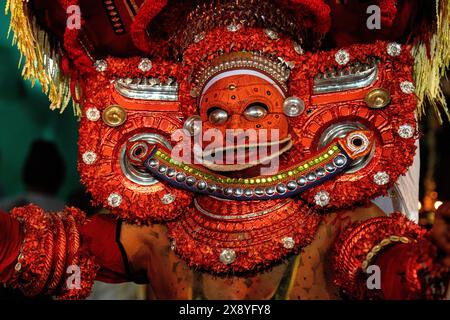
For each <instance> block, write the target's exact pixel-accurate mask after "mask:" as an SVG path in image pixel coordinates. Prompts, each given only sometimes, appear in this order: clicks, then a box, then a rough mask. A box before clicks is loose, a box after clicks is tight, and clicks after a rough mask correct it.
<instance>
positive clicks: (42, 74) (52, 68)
mask: <svg viewBox="0 0 450 320" xmlns="http://www.w3.org/2000/svg"><path fill="white" fill-rule="evenodd" d="M8 13H10V14H11V20H10V26H9V30H8V36H9V35H10V32H11V31H12V32H13V34H14V35H13V41H12V42H13V45H17V48H18V49H19V52H20V61H19V67H20V66H21V65H23V66H22V77H23V78H24V79H25V80H30V81H31V84H32V86H34V85H35V83H36V81H39V83H40V84H41V87H42V91H43V92H44V93H45V94H46V95H48V97H49V99H50V101H51V105H50V108H51V109H52V110H55V109H60V112H63V111H64V109H65V108H66V107H67V106H68V104H69V102H70V100H71V93H70V78H69V77H68V76H67V75H63V74H62V72H61V71H60V68H59V65H60V61H61V56H62V55H61V49H60V47H59V45H58V47H57V48H52V46H51V44H50V40H49V37H48V35H47V33H46V32H44V31H43V30H41V29H40V27H39V26H38V24H37V22H36V18H35V17H33V16H32V15H31V14H30V13H29V9H28V1H27V0H7V1H6V8H5V14H8ZM73 109H74V113H75V115H77V116H79V115H80V113H81V110H80V107H79V105H78V104H76V103H73Z"/></svg>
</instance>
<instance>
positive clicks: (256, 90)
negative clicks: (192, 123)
mask: <svg viewBox="0 0 450 320" xmlns="http://www.w3.org/2000/svg"><path fill="white" fill-rule="evenodd" d="M269 81H270V80H269V79H267V80H266V79H263V78H260V77H258V76H255V75H231V76H229V77H225V78H222V79H219V80H217V81H216V82H214V83H213V84H212V85H210V86H207V87H206V90H205V91H204V93H203V96H202V99H201V104H200V116H201V119H202V121H203V130H204V131H206V130H208V129H217V130H220V131H221V132H222V133H223V134H225V130H227V129H243V130H246V129H254V130H256V131H258V130H261V129H267V130H270V129H274V128H277V129H279V139H280V140H283V139H284V138H286V137H287V136H288V121H287V118H286V116H285V115H284V114H283V101H284V96H283V94H282V92H281V89H279V88H278V86H277V85H276V84H275V83H271V82H269Z"/></svg>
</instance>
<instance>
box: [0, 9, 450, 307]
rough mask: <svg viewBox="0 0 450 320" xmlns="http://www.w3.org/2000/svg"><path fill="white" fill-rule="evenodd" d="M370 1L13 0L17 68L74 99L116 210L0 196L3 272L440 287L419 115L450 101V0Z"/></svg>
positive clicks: (195, 284)
mask: <svg viewBox="0 0 450 320" xmlns="http://www.w3.org/2000/svg"><path fill="white" fill-rule="evenodd" d="M373 2H374V5H373V6H370V7H369V5H368V4H367V2H366V1H357V0H353V1H352V0H349V1H325V0H311V1H307V0H275V1H268V0H262V1H256V0H220V1H219V0H210V1H193V0H188V1H177V0H170V1H163V0H147V1H145V0H29V1H24V0H8V1H7V4H6V12H7V13H8V14H9V15H10V18H11V23H10V29H11V37H12V38H13V42H14V43H15V44H16V45H17V47H18V49H19V50H20V53H21V55H22V67H23V73H22V74H23V76H24V78H25V79H31V80H32V81H33V82H35V81H38V82H39V83H40V84H41V86H42V88H43V90H44V92H45V93H47V94H48V96H49V99H50V100H51V108H52V109H59V110H60V111H63V110H64V108H66V107H67V106H68V105H69V104H71V105H73V110H74V112H75V115H76V116H77V117H79V118H80V122H79V141H78V149H79V161H78V170H79V173H80V176H81V182H82V183H83V184H84V185H85V186H86V188H87V190H88V192H89V193H90V194H91V195H92V197H93V199H94V202H95V203H96V204H97V205H100V206H102V207H104V208H107V209H108V210H109V211H110V214H101V215H95V216H93V217H90V218H89V219H87V218H86V217H85V215H84V213H83V212H81V211H80V210H78V209H77V208H69V207H68V208H66V209H65V210H64V211H63V212H44V211H43V210H42V209H40V208H39V207H37V206H34V205H28V206H25V207H19V208H15V209H13V210H12V211H11V212H10V213H1V214H0V283H3V284H5V285H6V286H9V287H13V288H17V289H20V290H21V291H22V292H23V293H24V294H25V295H27V296H37V295H52V296H55V297H57V298H59V299H83V298H86V297H88V296H89V294H90V290H91V287H92V284H93V281H94V280H99V281H104V282H110V283H120V282H128V281H134V282H137V283H148V284H149V286H150V288H151V290H150V291H151V293H150V298H152V299H253V300H256V299H340V298H345V299H442V298H443V297H444V296H445V295H446V292H447V290H448V280H449V274H450V273H449V267H450V224H449V219H450V204H449V203H444V204H443V205H442V206H441V207H440V209H439V211H438V214H437V217H436V222H435V225H434V226H433V229H432V230H431V231H426V230H425V229H423V228H421V227H420V226H418V225H417V214H418V213H417V202H418V185H419V182H418V170H419V155H418V145H419V138H420V132H419V130H418V122H419V121H420V119H422V118H423V117H424V116H426V115H425V114H426V113H427V114H431V113H434V114H435V115H437V119H438V120H441V121H447V118H448V117H449V114H448V111H447V109H446V106H445V98H444V95H443V93H442V91H441V89H440V87H439V80H440V78H441V77H442V76H443V74H444V72H445V70H446V68H447V67H448V65H449V64H450V27H449V17H450V1H449V0H437V1H435V0H432V1H428V0H427V1H425V0H422V1H414V0H399V1H395V0H379V1H373ZM372 13H373V17H372V16H371V14H372ZM377 14H378V21H377ZM371 19H372V20H373V21H372V20H371ZM377 24H379V25H378V26H377ZM426 105H427V106H431V108H429V109H428V110H426V109H425V106H426ZM74 270H75V271H77V272H78V274H79V275H80V280H81V282H80V283H78V285H77V283H75V285H74V284H73V283H71V282H70V281H68V280H70V279H69V277H70V276H71V275H73V272H74ZM377 273H378V275H379V277H378V279H380V281H381V283H380V284H379V285H376V284H375V285H371V284H373V283H372V282H371V279H370V277H371V276H372V275H376V274H377Z"/></svg>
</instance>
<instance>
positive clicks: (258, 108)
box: [244, 103, 268, 120]
mask: <svg viewBox="0 0 450 320" xmlns="http://www.w3.org/2000/svg"><path fill="white" fill-rule="evenodd" d="M267 110H268V108H267V106H266V105H265V104H263V103H254V104H251V105H249V106H248V107H247V109H245V111H244V116H245V117H246V118H247V119H248V120H260V119H263V118H264V117H265V116H266V115H267Z"/></svg>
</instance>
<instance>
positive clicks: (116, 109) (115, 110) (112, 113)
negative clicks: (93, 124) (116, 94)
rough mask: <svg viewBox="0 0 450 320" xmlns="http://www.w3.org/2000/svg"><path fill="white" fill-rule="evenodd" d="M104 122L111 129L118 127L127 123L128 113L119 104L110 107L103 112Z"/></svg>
mask: <svg viewBox="0 0 450 320" xmlns="http://www.w3.org/2000/svg"><path fill="white" fill-rule="evenodd" d="M102 119H103V122H104V123H106V124H107V125H108V126H110V127H118V126H120V125H122V124H124V123H125V121H127V112H126V111H125V109H124V108H122V107H121V106H119V105H117V104H113V105H110V106H109V107H108V108H106V109H105V110H103V114H102Z"/></svg>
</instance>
